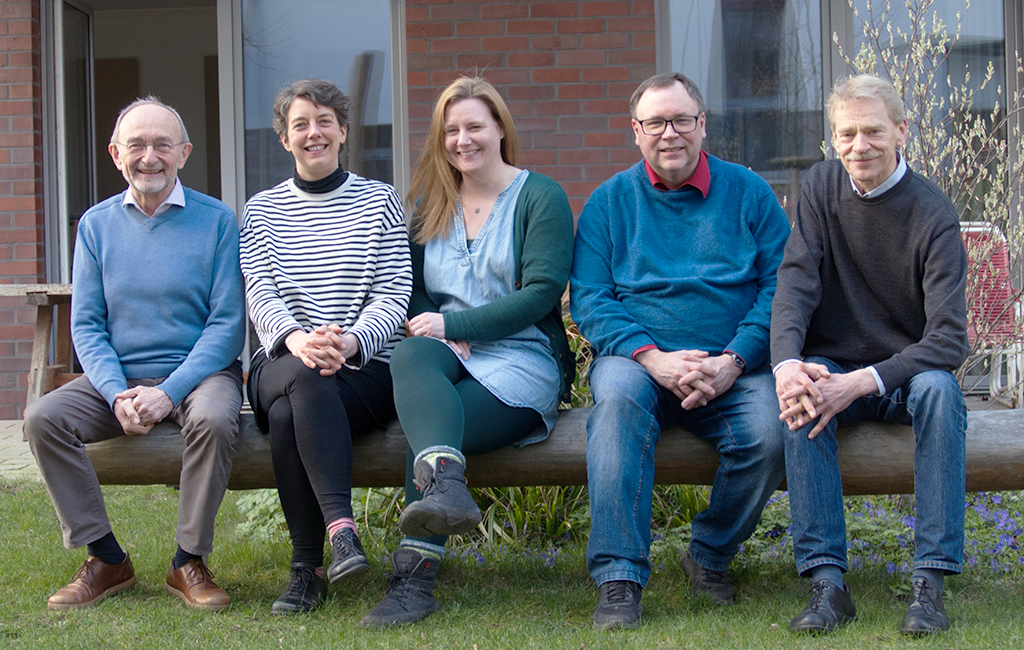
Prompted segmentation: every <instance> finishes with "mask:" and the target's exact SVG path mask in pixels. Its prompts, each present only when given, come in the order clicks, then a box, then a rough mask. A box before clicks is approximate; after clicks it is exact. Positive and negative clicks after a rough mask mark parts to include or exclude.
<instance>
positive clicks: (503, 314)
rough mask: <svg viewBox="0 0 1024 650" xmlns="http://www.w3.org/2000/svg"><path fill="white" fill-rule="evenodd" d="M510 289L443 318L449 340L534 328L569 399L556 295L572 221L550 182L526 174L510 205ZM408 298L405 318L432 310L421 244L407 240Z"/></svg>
mask: <svg viewBox="0 0 1024 650" xmlns="http://www.w3.org/2000/svg"><path fill="white" fill-rule="evenodd" d="M515 230H516V231H515V243H514V249H513V250H514V255H515V260H516V268H515V277H516V291H515V292H514V293H511V294H509V295H507V296H504V297H503V298H499V299H498V300H495V301H493V302H491V303H489V304H486V305H482V306H480V307H476V308H473V309H466V310H464V311H459V312H454V313H449V314H445V315H444V332H445V336H446V337H447V338H450V339H452V340H477V341H493V340H495V339H500V338H504V337H506V336H511V335H512V334H515V333H516V332H519V331H522V330H523V329H525V328H526V327H528V326H530V325H536V326H537V327H538V328H540V330H541V331H542V332H544V334H545V335H547V337H548V341H549V343H550V344H551V349H552V351H553V352H554V356H555V361H556V362H557V363H558V368H559V370H560V371H561V375H562V385H561V391H560V396H561V400H562V401H563V402H568V401H569V389H570V387H571V386H572V382H573V380H574V379H575V377H576V358H575V355H573V353H572V351H571V350H569V341H568V339H567V338H566V336H565V326H564V325H563V323H562V294H563V293H565V287H566V284H568V282H569V271H570V270H571V269H572V250H573V220H572V210H571V209H570V208H569V200H568V198H566V196H565V192H564V191H563V190H562V188H561V186H559V184H558V183H556V182H555V181H554V180H552V179H551V178H549V177H547V176H544V175H543V174H538V173H536V172H530V174H529V176H527V177H526V182H525V183H523V189H522V191H520V193H519V198H518V200H517V201H516V207H515ZM410 249H411V251H412V298H411V299H410V301H409V318H412V317H414V316H416V315H418V314H422V313H424V312H436V311H438V307H437V305H435V304H434V302H433V301H432V300H431V299H430V297H429V296H427V291H426V288H425V287H424V286H423V246H422V245H421V244H417V243H416V242H413V241H410Z"/></svg>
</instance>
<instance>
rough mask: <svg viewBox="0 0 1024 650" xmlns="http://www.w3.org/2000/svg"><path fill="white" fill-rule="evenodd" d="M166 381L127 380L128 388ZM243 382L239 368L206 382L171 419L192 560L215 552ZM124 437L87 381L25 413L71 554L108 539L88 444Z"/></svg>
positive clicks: (182, 539) (184, 534)
mask: <svg viewBox="0 0 1024 650" xmlns="http://www.w3.org/2000/svg"><path fill="white" fill-rule="evenodd" d="M163 379H164V378H155V379H130V380H128V385H129V387H132V386H154V385H156V384H159V383H160V382H161V381H163ZM241 406H242V375H241V371H240V369H239V366H238V364H237V363H236V364H232V365H231V366H230V367H229V368H226V369H225V370H222V371H220V372H218V373H214V374H212V375H210V376H209V377H207V378H206V379H204V380H203V381H202V382H200V384H199V385H198V386H196V387H195V389H194V390H193V391H192V392H191V393H189V394H188V395H187V396H186V397H185V399H183V400H181V402H179V403H178V405H177V406H175V407H174V409H173V410H172V411H171V413H170V415H168V416H167V418H166V419H167V420H172V421H173V422H175V423H177V424H178V425H179V426H180V427H181V435H182V436H184V438H185V451H184V453H182V456H181V482H180V486H181V487H180V490H179V494H178V527H177V530H176V532H175V539H176V541H177V542H178V545H180V546H181V548H183V549H184V550H186V551H188V552H189V553H192V554H194V555H207V554H208V553H210V552H211V551H212V550H213V526H214V520H215V519H216V517H217V509H218V508H219V507H220V502H221V499H223V498H224V491H225V490H226V489H227V485H228V478H229V477H230V476H231V463H232V460H233V458H234V454H235V441H236V440H237V439H238V412H239V409H240V408H241ZM123 435H126V434H125V433H124V430H123V429H122V428H121V424H120V423H119V422H118V421H117V418H116V417H115V416H114V413H113V411H112V410H111V409H110V406H109V405H108V404H107V401H106V400H105V399H104V398H103V396H102V395H100V394H99V392H98V391H97V390H96V389H95V388H94V387H93V385H92V383H91V382H90V381H89V379H88V378H87V377H79V378H78V379H75V380H74V381H72V382H71V383H69V384H66V385H64V386H61V387H60V388H58V389H57V390H55V391H53V392H51V393H48V394H46V395H44V396H42V397H41V398H39V399H38V400H36V401H34V402H32V403H31V404H29V406H28V407H27V408H26V409H25V436H26V437H27V438H28V443H29V447H30V448H31V449H32V455H33V456H35V458H36V463H37V464H38V465H39V471H40V473H41V474H42V475H43V480H44V481H45V482H46V490H47V492H49V494H50V499H51V500H52V501H53V506H54V508H55V509H56V510H57V518H58V519H59V520H60V527H61V531H62V532H63V535H64V546H65V547H66V548H69V549H72V548H78V547H80V546H84V545H85V544H88V543H90V542H93V541H95V540H97V539H99V538H100V537H103V536H104V535H106V534H107V533H109V532H111V527H110V521H109V519H108V518H107V508H106V506H105V505H104V503H103V493H102V491H101V490H100V484H99V481H98V480H97V479H96V473H95V472H94V471H93V469H92V464H91V463H90V462H89V458H88V456H86V453H85V447H84V445H86V444H89V443H91V442H99V441H101V440H108V439H110V438H116V437H117V436H123Z"/></svg>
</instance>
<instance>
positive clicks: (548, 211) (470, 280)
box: [361, 77, 575, 627]
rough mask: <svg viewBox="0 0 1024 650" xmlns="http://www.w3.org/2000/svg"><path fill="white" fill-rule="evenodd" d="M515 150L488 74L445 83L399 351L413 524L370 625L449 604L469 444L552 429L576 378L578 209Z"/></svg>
mask: <svg viewBox="0 0 1024 650" xmlns="http://www.w3.org/2000/svg"><path fill="white" fill-rule="evenodd" d="M517 154H518V142H517V138H516V131H515V125H514V124H513V123H512V117H511V115H510V114H509V111H508V108H507V107H506V105H505V102H504V101H503V100H502V98H501V95H499V94H498V92H497V91H496V90H495V89H494V87H493V86H491V84H489V83H487V82H486V81H484V80H483V79H481V78H479V77H476V78H469V77H462V78H460V79H457V80H456V81H455V82H453V83H452V84H451V85H450V86H448V88H447V89H446V90H445V91H444V92H443V93H442V94H441V97H440V99H439V100H438V103H437V105H436V106H435V107H434V113H433V116H432V118H431V122H430V130H429V132H428V134H427V140H426V143H425V146H424V149H423V153H422V157H421V158H420V162H419V167H418V168H417V170H416V174H415V176H414V177H413V181H412V191H411V197H412V199H413V200H414V201H415V205H416V213H415V216H414V218H413V221H412V236H413V241H412V246H411V247H412V256H413V278H414V279H413V296H412V300H411V303H410V306H409V321H408V324H407V328H408V330H409V336H410V338H407V339H406V340H404V341H402V343H400V344H399V345H398V347H397V348H396V349H395V354H394V356H393V357H392V364H391V375H392V377H393V379H394V385H395V405H396V408H397V410H398V419H399V420H400V421H401V423H402V428H403V429H404V430H405V435H406V438H407V439H408V441H409V461H408V465H407V467H406V504H407V505H406V508H405V511H404V512H403V513H402V517H401V519H400V520H399V526H400V527H401V529H402V532H404V533H405V534H406V537H405V539H403V540H402V542H401V545H400V546H399V548H398V549H397V550H396V551H395V552H394V553H393V554H392V556H391V563H392V566H393V568H394V576H393V577H392V579H391V586H390V587H389V588H388V593H387V596H385V598H384V600H382V601H381V602H380V603H379V604H378V605H377V606H376V607H375V608H374V609H373V611H371V612H370V613H369V614H367V615H366V616H365V617H364V618H363V620H362V622H361V625H363V626H366V627H384V626H387V625H395V624H400V623H411V622H413V621H416V620H419V619H421V618H423V617H425V616H428V615H429V614H430V613H432V612H434V611H435V610H436V609H437V608H438V604H437V601H436V600H435V599H434V596H433V588H434V577H435V576H436V574H437V570H438V567H439V565H440V560H441V557H442V556H443V555H444V547H445V543H446V541H447V536H448V535H458V534H462V533H466V532H469V531H470V530H472V529H473V528H475V527H476V525H477V524H478V523H479V522H480V510H479V509H478V508H477V506H476V503H475V502H474V501H473V498H472V497H471V495H470V494H469V491H468V490H467V489H466V480H465V478H464V473H463V470H464V468H465V465H466V458H465V456H463V454H464V453H465V454H468V455H475V454H483V453H486V452H489V451H492V450H494V449H498V448H500V447H504V446H505V445H509V444H513V445H523V444H528V443H530V442H537V441H540V440H543V439H544V438H546V437H547V434H548V432H549V431H550V430H551V428H552V427H553V426H554V423H555V419H556V418H557V409H558V403H559V397H560V396H562V395H564V394H565V392H566V391H567V389H568V386H570V385H571V384H572V378H573V376H574V373H575V360H574V359H573V358H572V356H571V354H570V352H569V346H568V342H567V340H566V336H565V330H564V328H563V325H562V315H561V297H562V294H563V292H564V291H565V286H566V283H567V282H568V280H569V269H570V267H571V266H572V243H573V221H572V212H571V210H570V208H569V201H568V199H567V198H566V196H565V192H563V191H562V188H561V187H559V186H558V183H556V182H555V181H553V180H551V179H550V178H548V177H546V176H543V175H541V174H537V173H530V172H527V171H526V170H523V169H520V168H518V167H516V166H515V163H516V157H517Z"/></svg>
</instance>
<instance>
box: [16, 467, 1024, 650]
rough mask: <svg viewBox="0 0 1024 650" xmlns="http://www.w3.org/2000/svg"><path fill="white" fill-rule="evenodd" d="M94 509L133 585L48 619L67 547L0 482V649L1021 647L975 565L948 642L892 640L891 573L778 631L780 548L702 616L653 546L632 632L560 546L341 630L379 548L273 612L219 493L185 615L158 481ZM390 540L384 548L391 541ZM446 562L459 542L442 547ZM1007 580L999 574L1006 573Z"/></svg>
mask: <svg viewBox="0 0 1024 650" xmlns="http://www.w3.org/2000/svg"><path fill="white" fill-rule="evenodd" d="M105 494H106V495H107V507H108V510H109V512H110V515H111V518H112V520H113V523H114V528H115V531H116V532H117V534H118V537H119V539H120V540H121V542H122V543H123V544H124V545H125V546H126V547H127V549H128V551H129V552H130V553H131V555H132V559H133V561H134V563H135V567H136V572H137V575H138V580H139V582H138V585H137V586H136V587H135V588H134V589H132V590H130V591H127V592H124V593H123V594H120V595H117V596H114V597H112V598H109V599H107V600H106V601H104V602H103V603H102V604H100V605H99V606H98V607H95V608H92V609H88V610H82V611H74V612H62V613H57V612H51V611H49V610H47V608H46V598H47V597H48V596H49V595H50V594H51V593H52V592H53V591H55V590H56V589H58V588H59V587H61V586H63V585H64V584H65V583H66V581H67V580H68V579H69V578H70V576H71V574H72V573H73V572H74V570H75V569H76V568H77V567H78V565H79V564H80V563H81V561H82V560H83V559H84V551H83V550H78V551H66V550H64V549H63V547H62V546H61V544H60V531H59V528H58V525H57V520H56V517H55V515H54V512H53V508H52V506H51V504H50V501H49V499H48V498H47V496H46V492H45V490H44V489H43V487H42V485H41V484H40V483H19V484H13V485H11V484H7V485H3V484H0V526H2V532H3V534H2V535H0V647H12V648H211V647H216V648H290V649H291V648H322V647H323V648H326V647H341V648H396V649H397V648H401V649H406V648H464V649H466V650H472V649H476V650H485V649H493V648H559V649H562V648H564V649H566V650H581V649H590V648H620V647H625V648H858V649H859V648H907V647H913V648H1022V647H1024V614H1022V611H1024V584H1022V581H1021V579H1020V575H1021V573H1020V572H1013V573H1009V574H1005V573H1004V574H996V573H993V572H992V571H991V569H989V568H987V567H983V566H982V565H981V563H979V566H978V567H969V568H968V570H967V571H966V573H965V574H964V575H963V576H960V577H953V578H950V579H949V580H948V581H947V583H946V607H947V609H948V611H949V613H950V615H951V617H952V619H953V629H952V630H951V631H950V632H949V633H947V634H941V635H937V636H934V637H930V638H923V639H909V638H907V637H904V636H902V635H900V634H899V633H898V632H897V628H898V626H899V622H900V618H901V616H902V613H903V608H904V603H903V601H902V597H901V596H899V595H898V593H899V592H900V591H901V586H902V585H904V584H905V582H906V578H905V576H902V577H901V576H899V575H898V574H890V573H889V572H888V571H886V569H885V567H884V566H881V565H872V566H869V567H867V568H863V569H860V570H857V571H853V572H851V573H850V574H849V576H848V578H849V583H850V585H851V587H852V588H853V592H854V596H855V600H856V604H857V607H858V614H859V618H858V620H857V621H855V622H854V623H852V624H850V625H848V626H847V627H846V628H844V629H843V630H841V631H839V632H838V633H836V634H832V635H829V636H822V637H808V636H796V635H793V634H792V633H790V631H789V628H788V624H789V618H790V617H791V616H793V615H794V614H795V613H796V612H797V611H799V610H800V609H801V608H802V607H803V605H804V602H805V599H806V595H805V592H804V590H805V589H806V586H807V583H806V581H802V580H799V579H798V578H797V577H796V576H795V575H794V573H795V572H794V569H793V565H792V553H791V551H790V552H789V553H781V554H779V556H778V557H774V558H766V559H758V560H752V559H750V558H747V560H746V561H745V564H746V566H742V564H741V563H739V562H737V563H736V565H737V566H734V569H733V579H734V582H735V583H736V587H737V592H738V596H737V603H736V605H735V606H734V607H731V608H716V607H714V606H712V605H709V604H707V603H706V602H704V601H702V600H700V599H697V598H694V597H693V596H692V595H691V594H690V591H689V583H688V580H687V578H686V576H685V574H684V573H683V571H682V569H681V568H680V566H679V563H678V559H677V553H678V551H679V550H680V549H679V548H678V547H677V545H674V544H672V543H659V544H657V545H656V546H655V555H654V557H653V560H654V561H653V565H654V566H655V567H656V568H657V571H656V573H655V575H654V576H653V577H652V578H651V581H650V584H649V585H648V589H647V591H646V592H645V594H644V600H643V604H644V617H643V626H642V627H641V628H640V629H639V630H635V631H615V632H595V631H593V630H592V629H591V621H592V618H591V617H592V614H593V608H594V605H595V604H596V598H597V589H596V588H595V587H594V585H593V583H592V582H591V580H590V578H589V576H588V575H587V571H586V565H585V561H584V557H583V548H582V547H581V546H577V545H570V546H565V547H561V548H559V551H558V554H557V557H556V559H555V560H554V561H553V562H551V561H550V560H549V561H548V562H547V564H549V565H551V566H545V562H544V559H543V558H542V557H538V555H540V553H524V552H523V550H522V549H521V548H517V549H516V550H513V551H510V550H508V549H507V548H504V547H501V546H497V545H491V546H486V547H484V546H482V547H480V548H479V549H477V550H478V551H479V553H480V554H481V557H482V559H483V564H482V565H481V564H480V563H479V561H478V559H477V557H476V555H474V554H468V555H467V556H466V557H465V558H454V559H449V560H446V561H445V566H444V567H443V568H442V571H441V575H440V577H439V582H438V589H437V591H436V596H437V598H438V600H439V601H440V603H441V607H442V609H441V611H440V612H438V613H437V614H435V615H433V616H431V617H430V618H429V619H427V620H426V621H424V622H421V623H419V624H417V625H413V626H409V627H403V628H398V629H392V630H386V631H368V630H361V629H359V628H357V627H356V623H357V622H358V621H359V619H360V618H361V617H362V616H363V614H365V613H366V612H367V611H369V610H370V608H372V607H373V605H374V604H376V602H377V601H378V600H379V599H380V598H381V597H382V596H383V593H384V586H385V584H386V578H387V575H388V571H389V568H390V567H389V566H388V565H387V563H386V559H385V558H386V555H387V553H388V551H389V549H388V548H385V546H384V543H385V542H380V541H372V542H369V543H368V544H367V549H366V550H367V553H368V555H369V557H370V562H371V564H372V565H373V571H372V572H371V573H369V574H367V575H365V576H360V577H358V578H356V579H354V580H353V581H351V582H348V583H345V584H343V585H336V586H332V590H331V595H330V598H329V600H328V602H327V604H326V605H325V606H324V607H323V608H321V609H320V610H318V611H317V612H315V613H313V614H311V615H301V616H293V617H275V616H271V615H270V605H271V603H272V602H273V601H274V599H275V598H276V597H277V596H278V595H279V594H280V592H281V591H282V589H283V588H284V586H285V583H286V581H287V578H288V575H287V566H288V558H289V552H290V549H289V547H288V544H287V543H286V542H285V541H283V540H280V539H278V540H277V541H274V542H266V543H264V542H255V541H253V540H251V539H248V538H242V537H239V535H238V533H237V532H236V525H237V524H238V523H240V522H241V521H242V520H243V517H242V515H241V514H240V512H239V510H238V508H237V506H236V502H237V500H238V498H239V497H240V496H241V495H240V494H239V493H229V494H228V496H227V498H226V499H225V502H224V505H223V506H222V507H221V510H220V516H219V519H218V529H217V539H216V549H215V551H214V553H213V555H212V556H211V558H210V565H211V568H212V569H213V572H214V574H215V576H216V579H217V581H218V583H219V584H220V585H221V586H222V587H224V588H226V589H227V590H228V593H230V594H231V597H232V598H233V600H234V602H233V604H232V606H231V609H230V610H229V611H227V612H224V613H221V614H211V613H206V612H198V611H194V610H191V609H189V608H187V607H185V606H184V605H183V603H181V602H180V601H179V600H177V599H175V598H172V597H171V596H170V595H168V594H167V593H166V592H164V591H163V586H162V583H163V576H164V573H165V572H166V570H167V566H168V564H169V562H170V558H171V554H172V552H173V548H174V542H173V539H172V534H173V529H174V521H175V513H176V505H177V493H176V492H175V491H174V490H173V489H171V488H161V487H108V488H106V489H105ZM393 540H394V535H392V536H390V538H389V541H388V542H387V543H392V542H393ZM453 550H454V551H455V552H456V553H457V552H458V551H459V549H458V547H455V548H453ZM1008 576H1009V577H1008Z"/></svg>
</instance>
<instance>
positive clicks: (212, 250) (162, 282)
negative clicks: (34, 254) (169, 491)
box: [71, 189, 245, 405]
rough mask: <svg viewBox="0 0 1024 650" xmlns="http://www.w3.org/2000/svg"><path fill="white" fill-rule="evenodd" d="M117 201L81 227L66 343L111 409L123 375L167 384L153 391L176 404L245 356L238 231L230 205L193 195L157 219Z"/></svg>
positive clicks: (112, 200) (99, 207)
mask: <svg viewBox="0 0 1024 650" xmlns="http://www.w3.org/2000/svg"><path fill="white" fill-rule="evenodd" d="M123 197H124V195H123V194H119V195H117V196H113V197H111V198H109V199H107V200H106V201H103V202H101V203H99V204H97V205H96V206H94V207H92V208H90V209H89V210H88V211H87V212H86V213H85V214H84V215H83V216H82V219H81V220H80V221H79V223H78V239H77V241H76V243H75V256H74V267H73V278H72V282H73V284H74V290H73V295H72V298H71V336H72V339H73V340H74V344H75V351H76V352H77V353H78V358H79V360H80V361H81V363H82V368H83V370H85V374H86V376H88V377H89V380H90V381H91V382H92V384H93V386H95V387H96V390H98V391H99V392H100V394H101V395H103V397H104V398H106V400H107V403H109V404H111V405H113V403H114V396H115V395H116V394H117V393H119V392H121V391H123V390H125V389H126V388H127V384H126V382H125V378H126V377H127V378H131V379H140V378H151V377H167V379H166V380H164V381H163V383H161V384H160V385H159V386H158V387H159V388H160V389H161V390H163V391H164V392H165V393H167V395H168V396H169V397H170V398H171V400H172V401H173V402H174V403H175V404H177V403H178V402H180V401H181V399H182V398H183V397H185V396H186V395H188V394H189V393H190V392H191V391H192V389H193V388H195V387H196V385H198V384H199V382H200V381H202V380H203V379H205V378H206V377H207V376H209V375H211V374H213V373H215V372H218V371H220V370H223V369H224V368H226V367H228V366H229V365H230V364H231V363H232V362H233V361H234V360H235V359H236V358H237V357H238V355H239V353H240V352H241V351H242V342H243V340H244V338H245V328H244V318H245V316H244V314H245V308H244V305H243V289H242V274H241V271H240V270H239V266H238V224H237V222H236V221H235V215H234V213H233V212H232V211H231V209H230V208H229V207H227V206H226V205H224V204H223V203H221V202H220V201H218V200H217V199H214V198H212V197H209V196H206V195H204V194H200V193H199V192H195V191H193V190H189V189H185V206H184V207H178V206H171V207H170V208H168V209H167V210H166V211H165V212H163V213H161V214H159V215H158V216H156V217H148V216H146V215H145V214H143V213H142V212H140V211H139V210H136V209H135V208H133V207H127V208H126V207H124V206H122V204H121V202H122V200H123Z"/></svg>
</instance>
